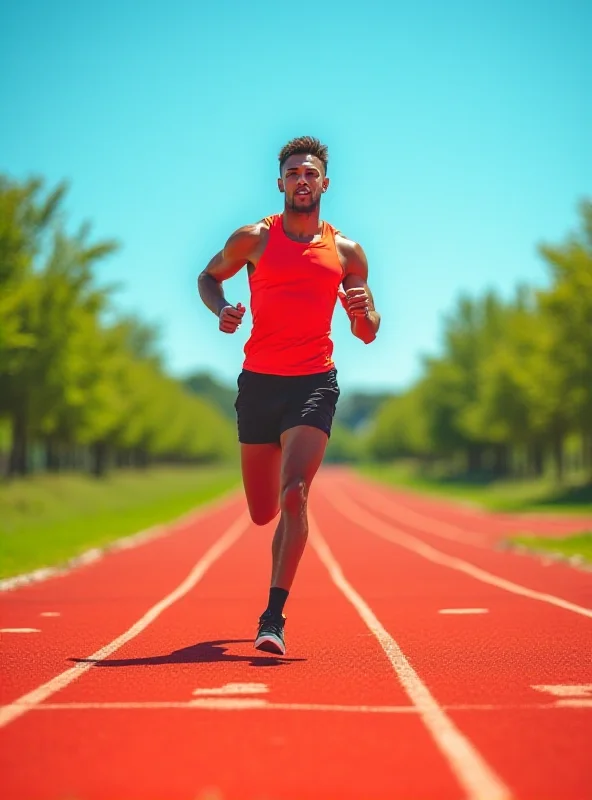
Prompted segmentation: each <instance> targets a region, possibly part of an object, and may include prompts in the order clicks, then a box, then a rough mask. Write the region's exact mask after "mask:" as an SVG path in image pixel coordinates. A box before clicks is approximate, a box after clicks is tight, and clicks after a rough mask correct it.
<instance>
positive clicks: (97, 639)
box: [0, 496, 244, 705]
mask: <svg viewBox="0 0 592 800" xmlns="http://www.w3.org/2000/svg"><path fill="white" fill-rule="evenodd" d="M243 509H244V501H243V500H242V498H241V497H240V496H237V497H236V498H231V499H229V500H228V502H225V503H223V504H222V505H220V506H218V505H217V506H215V507H214V508H213V509H204V510H203V511H198V512H197V513H196V514H195V515H192V516H191V517H190V518H188V519H184V520H183V521H181V522H180V523H178V524H174V523H173V524H172V525H171V526H169V528H168V530H167V532H166V533H165V534H164V535H163V536H162V537H160V538H158V539H153V540H151V541H148V542H146V543H143V544H140V545H138V546H137V547H134V548H133V549H117V550H111V551H108V552H107V553H106V554H105V555H104V557H103V558H101V559H100V560H98V561H94V562H92V563H90V564H88V565H86V566H83V567H79V568H75V569H73V570H71V571H70V572H67V573H66V574H64V575H60V576H58V577H52V578H48V579H47V580H44V581H42V582H39V583H31V584H29V585H27V586H22V587H19V588H17V589H14V590H10V591H4V592H1V593H0V616H1V620H2V625H1V627H2V628H22V627H33V628H38V629H40V632H39V633H31V634H17V633H15V634H1V643H2V658H1V659H0V700H1V704H2V705H6V704H7V703H10V702H13V701H14V700H16V699H17V698H19V697H20V696H21V695H24V694H25V693H27V692H30V691H32V690H34V689H36V688H37V687H38V686H39V685H41V684H43V683H45V682H46V681H48V680H51V679H52V678H54V677H55V676H56V675H58V674H59V673H61V672H62V671H63V670H64V669H68V668H69V667H71V666H72V664H71V662H69V661H68V659H69V658H70V657H71V656H72V654H73V653H79V654H82V655H88V654H90V653H93V652H95V651H96V650H98V649H99V648H101V647H103V646H104V645H106V644H107V643H108V642H111V641H112V640H113V639H115V638H116V637H117V636H119V635H120V634H121V633H122V631H123V630H126V629H127V628H128V627H129V626H130V625H132V624H133V623H135V622H136V620H137V619H139V618H140V617H141V616H142V614H144V613H145V612H146V611H147V609H148V608H150V606H151V605H152V604H153V603H155V602H158V601H159V600H160V599H161V598H162V597H164V596H165V595H167V594H168V593H169V592H170V591H172V590H173V589H174V588H175V586H176V585H178V584H179V583H180V582H181V581H182V580H183V579H184V578H185V577H186V575H187V572H188V570H189V568H190V566H191V564H193V563H194V562H195V561H197V560H198V559H199V558H200V557H201V556H202V555H203V553H205V551H206V550H207V548H208V547H210V546H211V545H212V543H213V542H214V541H215V540H216V538H217V537H219V536H220V535H221V534H222V532H223V531H224V530H225V529H226V528H228V526H229V525H230V524H231V523H232V521H233V520H234V519H235V518H236V517H237V515H238V514H239V513H240V512H241V511H242V510H243ZM161 560H166V564H167V569H166V570H161V569H158V564H159V562H160V561H161ZM47 612H51V613H57V614H59V616H57V617H43V616H41V615H42V614H43V613H47Z"/></svg>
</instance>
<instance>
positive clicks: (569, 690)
mask: <svg viewBox="0 0 592 800" xmlns="http://www.w3.org/2000/svg"><path fill="white" fill-rule="evenodd" d="M532 688H533V689H536V691H537V692H546V693H547V694H552V695H555V697H589V696H590V697H592V683H572V684H567V683H566V684H553V685H548V686H533V687H532Z"/></svg>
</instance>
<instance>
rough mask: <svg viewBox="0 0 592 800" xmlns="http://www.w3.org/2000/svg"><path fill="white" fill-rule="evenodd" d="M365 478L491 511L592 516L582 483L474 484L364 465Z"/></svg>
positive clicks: (412, 467) (408, 467)
mask: <svg viewBox="0 0 592 800" xmlns="http://www.w3.org/2000/svg"><path fill="white" fill-rule="evenodd" d="M358 469H359V471H360V473H361V474H362V475H366V476H367V477H369V478H373V479H375V480H377V481H380V482H382V483H386V484H389V485H391V486H400V487H402V488H406V489H411V490H414V491H417V492H422V493H424V494H429V495H434V496H436V497H447V498H449V499H452V500H458V501H460V502H464V503H467V504H471V505H475V506H478V507H480V508H484V509H488V510H490V511H512V512H514V511H515V512H536V513H548V514H581V515H587V514H592V485H590V484H585V483H583V482H578V483H576V482H574V483H567V482H566V483H565V484H562V485H558V484H557V483H556V482H554V481H552V480H551V479H548V478H546V479H540V480H492V481H488V482H485V481H484V482H481V483H478V482H475V481H469V480H462V479H454V478H446V477H441V478H436V477H430V476H427V475H425V474H423V473H421V472H420V471H419V470H418V467H417V465H416V464H413V463H410V462H395V463H393V464H362V465H360V466H359V467H358Z"/></svg>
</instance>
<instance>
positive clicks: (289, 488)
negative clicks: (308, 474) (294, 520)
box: [281, 478, 308, 514]
mask: <svg viewBox="0 0 592 800" xmlns="http://www.w3.org/2000/svg"><path fill="white" fill-rule="evenodd" d="M307 497H308V485H307V483H306V481H305V480H304V479H303V478H294V479H293V480H291V481H288V482H287V483H286V485H285V486H283V487H282V494H281V506H282V511H285V512H286V513H287V514H298V513H300V512H301V511H302V509H303V508H304V506H305V505H306V498H307Z"/></svg>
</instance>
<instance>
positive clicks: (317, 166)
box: [278, 155, 329, 214]
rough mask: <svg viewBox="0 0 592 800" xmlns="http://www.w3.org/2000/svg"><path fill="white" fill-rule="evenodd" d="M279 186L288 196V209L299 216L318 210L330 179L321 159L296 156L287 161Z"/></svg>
mask: <svg viewBox="0 0 592 800" xmlns="http://www.w3.org/2000/svg"><path fill="white" fill-rule="evenodd" d="M278 186H279V190H280V192H284V193H285V195H286V208H288V209H290V211H295V212H296V213H297V214H310V213H311V212H313V211H315V210H316V209H317V208H318V206H319V204H320V202H321V195H322V194H323V193H324V192H326V191H327V188H328V187H329V179H328V178H326V177H325V169H324V167H323V162H322V161H321V160H320V159H319V158H317V157H316V156H311V155H295V156H290V158H288V159H286V162H285V163H284V166H283V167H282V177H281V178H280V179H279V180H278Z"/></svg>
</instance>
